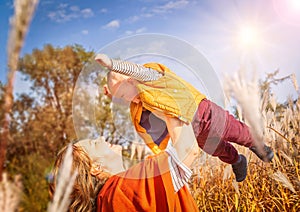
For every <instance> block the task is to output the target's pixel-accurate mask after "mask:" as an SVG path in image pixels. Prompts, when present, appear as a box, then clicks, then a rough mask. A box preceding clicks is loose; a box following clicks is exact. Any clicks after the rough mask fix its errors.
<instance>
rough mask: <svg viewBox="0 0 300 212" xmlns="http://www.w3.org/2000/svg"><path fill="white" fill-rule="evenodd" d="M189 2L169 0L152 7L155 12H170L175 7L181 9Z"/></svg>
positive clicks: (185, 0)
mask: <svg viewBox="0 0 300 212" xmlns="http://www.w3.org/2000/svg"><path fill="white" fill-rule="evenodd" d="M188 3H189V1H187V0H178V1H169V2H168V3H166V4H164V5H161V6H156V7H154V8H153V9H152V12H153V13H157V14H158V13H159V14H161V13H168V12H171V11H172V10H174V9H181V8H182V7H184V6H186V5H187V4H188Z"/></svg>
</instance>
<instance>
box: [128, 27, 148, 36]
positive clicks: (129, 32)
mask: <svg viewBox="0 0 300 212" xmlns="http://www.w3.org/2000/svg"><path fill="white" fill-rule="evenodd" d="M146 31H147V28H146V27H141V28H139V29H137V30H135V31H132V30H127V31H125V35H133V34H140V33H144V32H146Z"/></svg>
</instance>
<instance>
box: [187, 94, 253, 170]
mask: <svg viewBox="0 0 300 212" xmlns="http://www.w3.org/2000/svg"><path fill="white" fill-rule="evenodd" d="M192 125H193V129H194V133H195V136H196V138H197V142H198V145H199V147H200V148H201V149H203V150H204V151H205V152H206V153H208V154H210V155H213V156H217V157H219V158H220V160H222V161H223V162H225V163H229V164H233V163H235V162H236V161H237V160H238V152H237V150H236V149H235V148H234V146H233V145H232V144H230V143H229V142H233V143H237V144H239V145H242V146H245V147H251V146H253V144H254V140H253V138H252V136H251V134H250V131H249V128H248V126H247V125H245V124H244V123H242V122H240V121H238V120H237V119H235V118H234V117H233V116H232V115H230V114H229V113H228V111H226V110H224V109H222V108H221V107H219V106H218V105H216V104H214V103H213V102H211V101H209V100H207V99H204V100H202V101H201V103H200V104H199V106H198V109H197V112H196V114H195V116H194V119H193V121H192Z"/></svg>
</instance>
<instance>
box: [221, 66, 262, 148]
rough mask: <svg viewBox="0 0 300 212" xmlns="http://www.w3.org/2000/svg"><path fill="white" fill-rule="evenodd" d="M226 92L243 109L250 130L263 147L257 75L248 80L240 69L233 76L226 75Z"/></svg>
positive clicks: (258, 144) (258, 143)
mask: <svg viewBox="0 0 300 212" xmlns="http://www.w3.org/2000/svg"><path fill="white" fill-rule="evenodd" d="M224 84H225V85H226V87H225V89H224V90H225V92H227V93H229V94H230V96H232V97H233V98H234V99H236V101H237V102H238V104H239V105H240V106H241V108H242V110H243V117H244V118H245V121H246V122H247V124H248V125H249V126H250V130H251V133H252V136H253V137H254V140H255V142H256V145H257V146H258V147H261V146H262V144H263V142H262V141H264V137H263V135H264V126H263V125H264V122H263V119H262V113H261V106H262V102H261V99H260V92H259V85H258V80H257V79H256V76H254V77H253V78H252V80H246V77H245V76H244V73H243V72H242V71H240V72H239V73H238V74H235V75H233V77H228V76H226V77H225V83H224Z"/></svg>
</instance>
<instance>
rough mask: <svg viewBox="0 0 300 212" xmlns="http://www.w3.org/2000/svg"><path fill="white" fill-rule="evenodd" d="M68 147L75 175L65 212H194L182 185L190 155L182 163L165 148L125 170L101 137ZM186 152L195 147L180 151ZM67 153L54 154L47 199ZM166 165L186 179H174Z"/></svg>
mask: <svg viewBox="0 0 300 212" xmlns="http://www.w3.org/2000/svg"><path fill="white" fill-rule="evenodd" d="M182 140H183V139H182ZM178 147H179V146H178ZM72 148H73V165H72V166H73V167H72V168H73V170H77V172H78V175H77V178H76V181H75V184H74V186H73V192H72V194H71V197H70V199H71V204H70V207H69V211H198V208H197V205H196V204H195V202H194V199H193V197H192V196H191V194H190V193H189V191H188V188H187V186H186V185H184V184H185V183H186V182H187V179H188V177H189V176H190V175H189V173H187V174H186V172H185V169H188V168H187V166H186V165H190V164H191V161H192V160H193V159H192V158H191V156H195V154H189V157H185V158H184V159H183V160H182V161H184V163H181V161H178V159H179V157H178V155H177V154H176V149H174V147H172V145H171V144H170V145H168V147H167V148H166V151H164V152H161V153H160V154H158V155H155V156H152V157H150V158H148V159H146V160H144V161H143V162H141V163H139V164H137V165H135V166H133V167H131V168H129V169H128V170H126V171H124V168H123V164H122V156H121V149H120V148H117V147H116V146H110V145H109V144H107V143H106V142H105V141H104V139H98V140H89V139H86V140H81V141H79V142H77V143H75V144H73V145H72ZM180 148H183V146H182V145H181V146H180ZM189 148H190V149H192V148H194V147H187V148H183V149H184V151H186V150H187V149H189ZM66 149H67V148H66V147H65V148H63V149H62V150H61V151H60V152H59V154H58V156H57V159H56V161H55V165H54V170H53V175H54V179H53V183H51V184H50V194H51V196H53V194H54V191H55V187H56V183H57V182H56V181H57V180H56V179H57V176H58V170H59V167H60V165H61V163H62V161H63V158H64V155H65V153H66ZM180 157H181V156H180ZM181 159H182V158H181ZM170 167H171V169H172V170H175V169H176V171H177V172H180V175H183V176H185V179H184V180H182V179H177V178H176V175H174V172H173V171H170ZM187 172H188V171H187ZM174 176H175V177H174Z"/></svg>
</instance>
